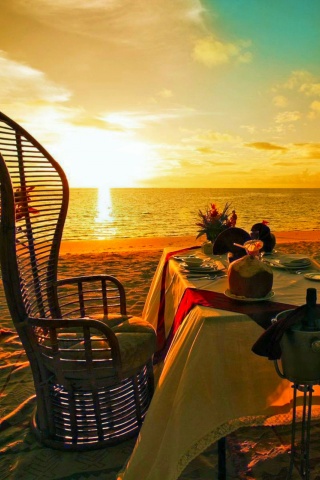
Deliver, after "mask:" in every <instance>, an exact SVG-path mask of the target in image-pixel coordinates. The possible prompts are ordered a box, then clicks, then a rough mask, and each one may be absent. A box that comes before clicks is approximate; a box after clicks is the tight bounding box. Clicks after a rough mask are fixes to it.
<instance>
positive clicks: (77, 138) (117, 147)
mask: <svg viewBox="0 0 320 480" xmlns="http://www.w3.org/2000/svg"><path fill="white" fill-rule="evenodd" d="M53 150H54V155H55V158H56V159H57V160H58V162H59V163H61V166H62V167H63V169H64V170H65V172H66V175H67V178H68V180H69V184H70V186H71V187H97V188H99V187H109V188H111V187H123V188H125V187H134V186H138V185H139V182H142V181H143V180H145V179H147V178H149V177H150V176H152V175H153V170H154V167H155V164H156V162H157V155H156V153H155V151H154V149H153V147H152V145H150V144H148V143H147V142H144V141H142V140H140V139H137V138H135V137H134V136H133V135H132V134H131V133H127V132H117V131H116V132H114V131H108V130H102V129H98V128H88V127H77V128H74V129H72V130H71V131H70V129H68V130H66V131H64V132H61V135H60V138H59V140H57V141H56V143H55V145H54V146H53Z"/></svg>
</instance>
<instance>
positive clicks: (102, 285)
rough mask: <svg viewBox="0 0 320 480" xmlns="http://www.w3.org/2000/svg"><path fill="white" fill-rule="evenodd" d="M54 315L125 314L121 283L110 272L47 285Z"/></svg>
mask: <svg viewBox="0 0 320 480" xmlns="http://www.w3.org/2000/svg"><path fill="white" fill-rule="evenodd" d="M51 288H52V297H53V298H54V302H53V305H54V308H53V316H54V317H55V318H84V317H95V316H97V315H98V316H99V317H102V318H103V317H104V318H107V317H108V315H109V314H115V313H116V314H119V315H126V314H127V308H126V294H125V290H124V287H123V285H122V283H121V282H120V281H119V280H118V279H117V278H115V277H113V276H111V275H87V276H79V277H71V278H64V279H61V280H57V281H56V282H54V283H53V284H51Z"/></svg>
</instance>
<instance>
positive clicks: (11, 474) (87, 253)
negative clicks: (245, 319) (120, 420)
mask: <svg viewBox="0 0 320 480" xmlns="http://www.w3.org/2000/svg"><path fill="white" fill-rule="evenodd" d="M275 235H276V239H277V244H276V249H277V250H278V251H285V252H287V253H303V254H308V255H309V256H310V257H313V258H315V259H316V260H318V261H319V258H320V232H319V231H308V232H275ZM202 241H203V240H202V239H198V240H195V238H194V237H170V238H168V237H164V238H138V239H119V240H101V241H92V242H91V241H90V242H86V241H84V242H82V241H79V242H71V241H70V242H63V243H62V246H61V252H60V253H61V255H60V261H59V277H60V278H65V277H69V276H75V275H82V274H83V275H87V274H92V273H96V274H97V273H108V274H112V275H114V276H116V277H118V278H119V280H121V281H122V283H123V284H124V286H125V289H126V293H127V301H128V310H129V312H130V313H131V314H133V315H141V313H142V309H143V306H144V302H145V300H146V297H147V294H148V290H149V287H150V284H151V280H152V278H153V275H154V273H155V270H156V267H157V264H158V262H159V259H160V256H161V253H162V250H163V248H165V247H169V246H170V247H177V249H179V248H183V247H187V246H192V245H200V244H201V243H202ZM0 312H1V315H2V317H1V318H2V324H1V325H0V327H1V328H2V333H3V334H2V335H1V334H0V348H1V369H0V370H1V372H2V373H1V375H0V395H1V400H2V402H1V417H2V420H3V419H4V421H2V422H1V424H0V431H1V441H0V451H1V453H2V455H1V456H0V478H1V479H5V478H10V479H22V478H23V479H34V478H41V479H42V478H43V479H47V480H51V479H60V480H62V479H78V478H79V479H80V478H86V479H90V480H91V479H92V480H93V479H101V480H102V479H103V480H114V479H115V478H116V474H117V472H118V471H119V470H120V468H121V467H122V465H124V464H125V462H126V460H127V458H128V456H129V455H130V453H131V451H132V448H133V446H134V440H130V441H128V442H124V443H123V444H121V445H120V446H118V447H112V448H111V449H107V450H103V451H97V452H87V453H84V454H81V462H82V463H81V462H80V463H81V466H80V464H78V463H77V462H78V461H79V458H78V454H76V453H75V454H73V453H67V454H65V453H63V454H62V453H61V452H56V451H53V450H50V449H47V448H44V447H42V446H40V445H39V444H38V443H37V442H36V441H35V439H34V437H33V435H32V434H31V433H30V431H29V426H28V422H29V417H30V414H31V412H32V409H33V408H34V397H33V395H34V388H33V383H32V379H31V374H30V370H29V366H28V362H27V361H26V357H25V355H24V352H23V351H22V349H21V345H20V342H19V339H18V337H17V335H16V334H15V333H14V332H13V326H12V323H11V320H10V318H9V316H8V313H7V311H6V308H5V305H4V302H3V297H1V298H0ZM7 330H10V331H12V334H10V333H9V332H7V334H6V331H7ZM0 332H1V329H0ZM10 385H12V390H10V388H9V387H10ZM17 385H18V386H17ZM17 392H18V393H17ZM289 436H290V431H289V429H288V428H286V429H285V428H282V429H281V428H277V429H273V428H270V427H269V428H268V427H264V428H250V429H241V430H240V431H237V432H235V433H234V434H232V435H231V436H230V437H229V438H228V453H227V456H228V465H227V468H228V472H229V473H228V478H230V479H231V478H232V479H236V478H238V479H247V480H248V479H251V480H253V479H262V478H263V479H264V480H269V479H270V480H271V479H278V480H280V479H283V478H285V476H284V475H283V472H284V469H286V468H287V466H288V454H287V453H286V448H284V444H285V445H287V442H288V441H289V440H288V439H289ZM317 441H318V440H315V442H317ZM318 442H319V441H318ZM315 455H316V456H317V454H315ZM49 461H50V462H51V463H52V465H54V466H55V470H52V472H53V471H54V472H55V473H54V474H53V473H52V474H51V473H49V472H48V470H47V468H46V462H49ZM216 461H217V458H216V450H215V446H213V447H212V448H210V449H209V450H208V451H206V452H204V454H203V455H200V456H199V458H197V459H196V460H194V461H193V462H191V464H190V465H189V466H188V467H187V469H186V470H185V471H184V472H183V474H182V475H181V476H180V477H179V480H180V479H181V480H191V479H194V480H195V479H202V480H206V479H209V478H211V479H212V478H215V477H214V474H213V472H214V471H216V470H215V469H216ZM73 462H74V466H73ZM317 463H319V462H317ZM35 465H37V467H36V468H35ZM313 467H314V466H313ZM27 468H30V472H32V471H33V473H30V474H29V473H26V471H27ZM32 469H34V470H32ZM84 471H85V472H86V474H85V475H84V476H82V475H83V472H84ZM36 472H37V473H36ZM50 472H51V469H50ZM89 472H91V473H89ZM98 472H99V473H98ZM319 473H320V470H319V472H318V474H319ZM294 478H300V477H294ZM137 480H138V479H137Z"/></svg>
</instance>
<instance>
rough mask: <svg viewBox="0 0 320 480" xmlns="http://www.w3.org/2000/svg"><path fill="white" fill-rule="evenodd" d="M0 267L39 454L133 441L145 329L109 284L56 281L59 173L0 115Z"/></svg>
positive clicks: (148, 347) (62, 204) (62, 213)
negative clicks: (31, 393) (26, 374)
mask: <svg viewBox="0 0 320 480" xmlns="http://www.w3.org/2000/svg"><path fill="white" fill-rule="evenodd" d="M0 184H1V185H0V188H1V190H0V192H1V225H0V260H1V270H2V278H3V285H4V290H5V294H6V298H7V303H8V307H9V310H10V314H11V317H12V320H13V322H14V325H15V328H16V330H17V332H18V334H19V337H20V339H21V342H22V344H23V347H24V349H25V351H26V354H27V356H28V359H29V361H30V366H31V370H32V374H33V380H34V386H35V391H36V399H37V408H36V411H35V414H34V417H33V419H32V422H31V424H32V428H33V429H34V431H35V433H36V435H37V437H38V439H39V440H40V441H41V442H42V443H44V444H45V445H47V446H49V447H53V448H60V449H67V450H87V449H94V448H100V447H104V446H106V445H110V444H115V443H118V442H120V441H122V440H125V439H127V438H129V437H131V436H134V435H136V434H137V432H138V430H139V428H140V426H141V423H142V421H143V419H144V417H145V414H146V412H147V408H148V406H149V403H150V400H151V397H152V393H153V371H152V356H153V353H154V351H155V348H156V335H155V332H154V329H153V327H152V326H151V325H150V324H149V323H147V322H145V321H143V320H142V319H140V318H138V317H130V316H128V315H127V312H126V297H125V291H124V288H123V286H122V284H121V283H120V282H119V281H118V280H117V279H116V278H114V277H112V276H110V275H94V276H90V277H89V276H83V277H77V278H70V279H64V280H57V268H58V257H59V248H60V242H61V237H62V231H63V226H64V222H65V218H66V214H67V208H68V197H69V190H68V183H67V179H66V177H65V174H64V172H63V170H62V169H61V167H60V166H59V164H58V163H57V162H56V161H55V160H54V159H53V158H52V157H51V156H50V155H49V153H48V152H47V151H46V150H45V149H44V148H43V147H42V146H41V145H40V144H39V143H38V142H37V141H36V140H35V139H34V138H33V137H32V136H31V135H29V133H28V132H26V131H25V130H24V129H23V128H21V127H20V126H19V125H18V124H16V123H15V122H13V121H12V120H11V119H9V118H8V117H7V116H5V115H4V114H2V113H0Z"/></svg>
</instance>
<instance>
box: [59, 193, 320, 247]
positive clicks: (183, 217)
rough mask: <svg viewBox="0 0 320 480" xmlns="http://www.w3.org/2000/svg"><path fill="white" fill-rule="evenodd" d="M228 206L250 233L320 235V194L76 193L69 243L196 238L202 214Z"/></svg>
mask: <svg viewBox="0 0 320 480" xmlns="http://www.w3.org/2000/svg"><path fill="white" fill-rule="evenodd" d="M226 202H228V203H230V204H231V206H232V208H233V209H235V210H236V212H237V215H238V220H237V226H238V227H241V228H244V229H245V230H247V231H250V229H251V226H252V225H253V224H254V223H257V222H261V221H262V220H267V221H268V222H269V227H270V229H271V231H274V232H276V231H286V230H287V231H292V230H320V189H237V188H234V189H233V188H221V189H219V188H214V189H213V188H212V189H211V188H158V189H157V188H111V189H95V188H72V189H70V203H69V210H68V216H67V221H66V225H65V228H64V234H63V240H98V239H99V240H103V239H114V238H137V237H167V236H168V237H169V236H185V235H191V236H193V235H194V236H195V237H196V235H197V227H196V225H195V224H196V222H197V221H198V216H197V213H198V211H199V209H201V210H205V209H206V207H207V206H209V204H210V203H215V204H216V205H217V207H218V210H219V211H220V210H222V209H223V207H224V205H225V203H226Z"/></svg>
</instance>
